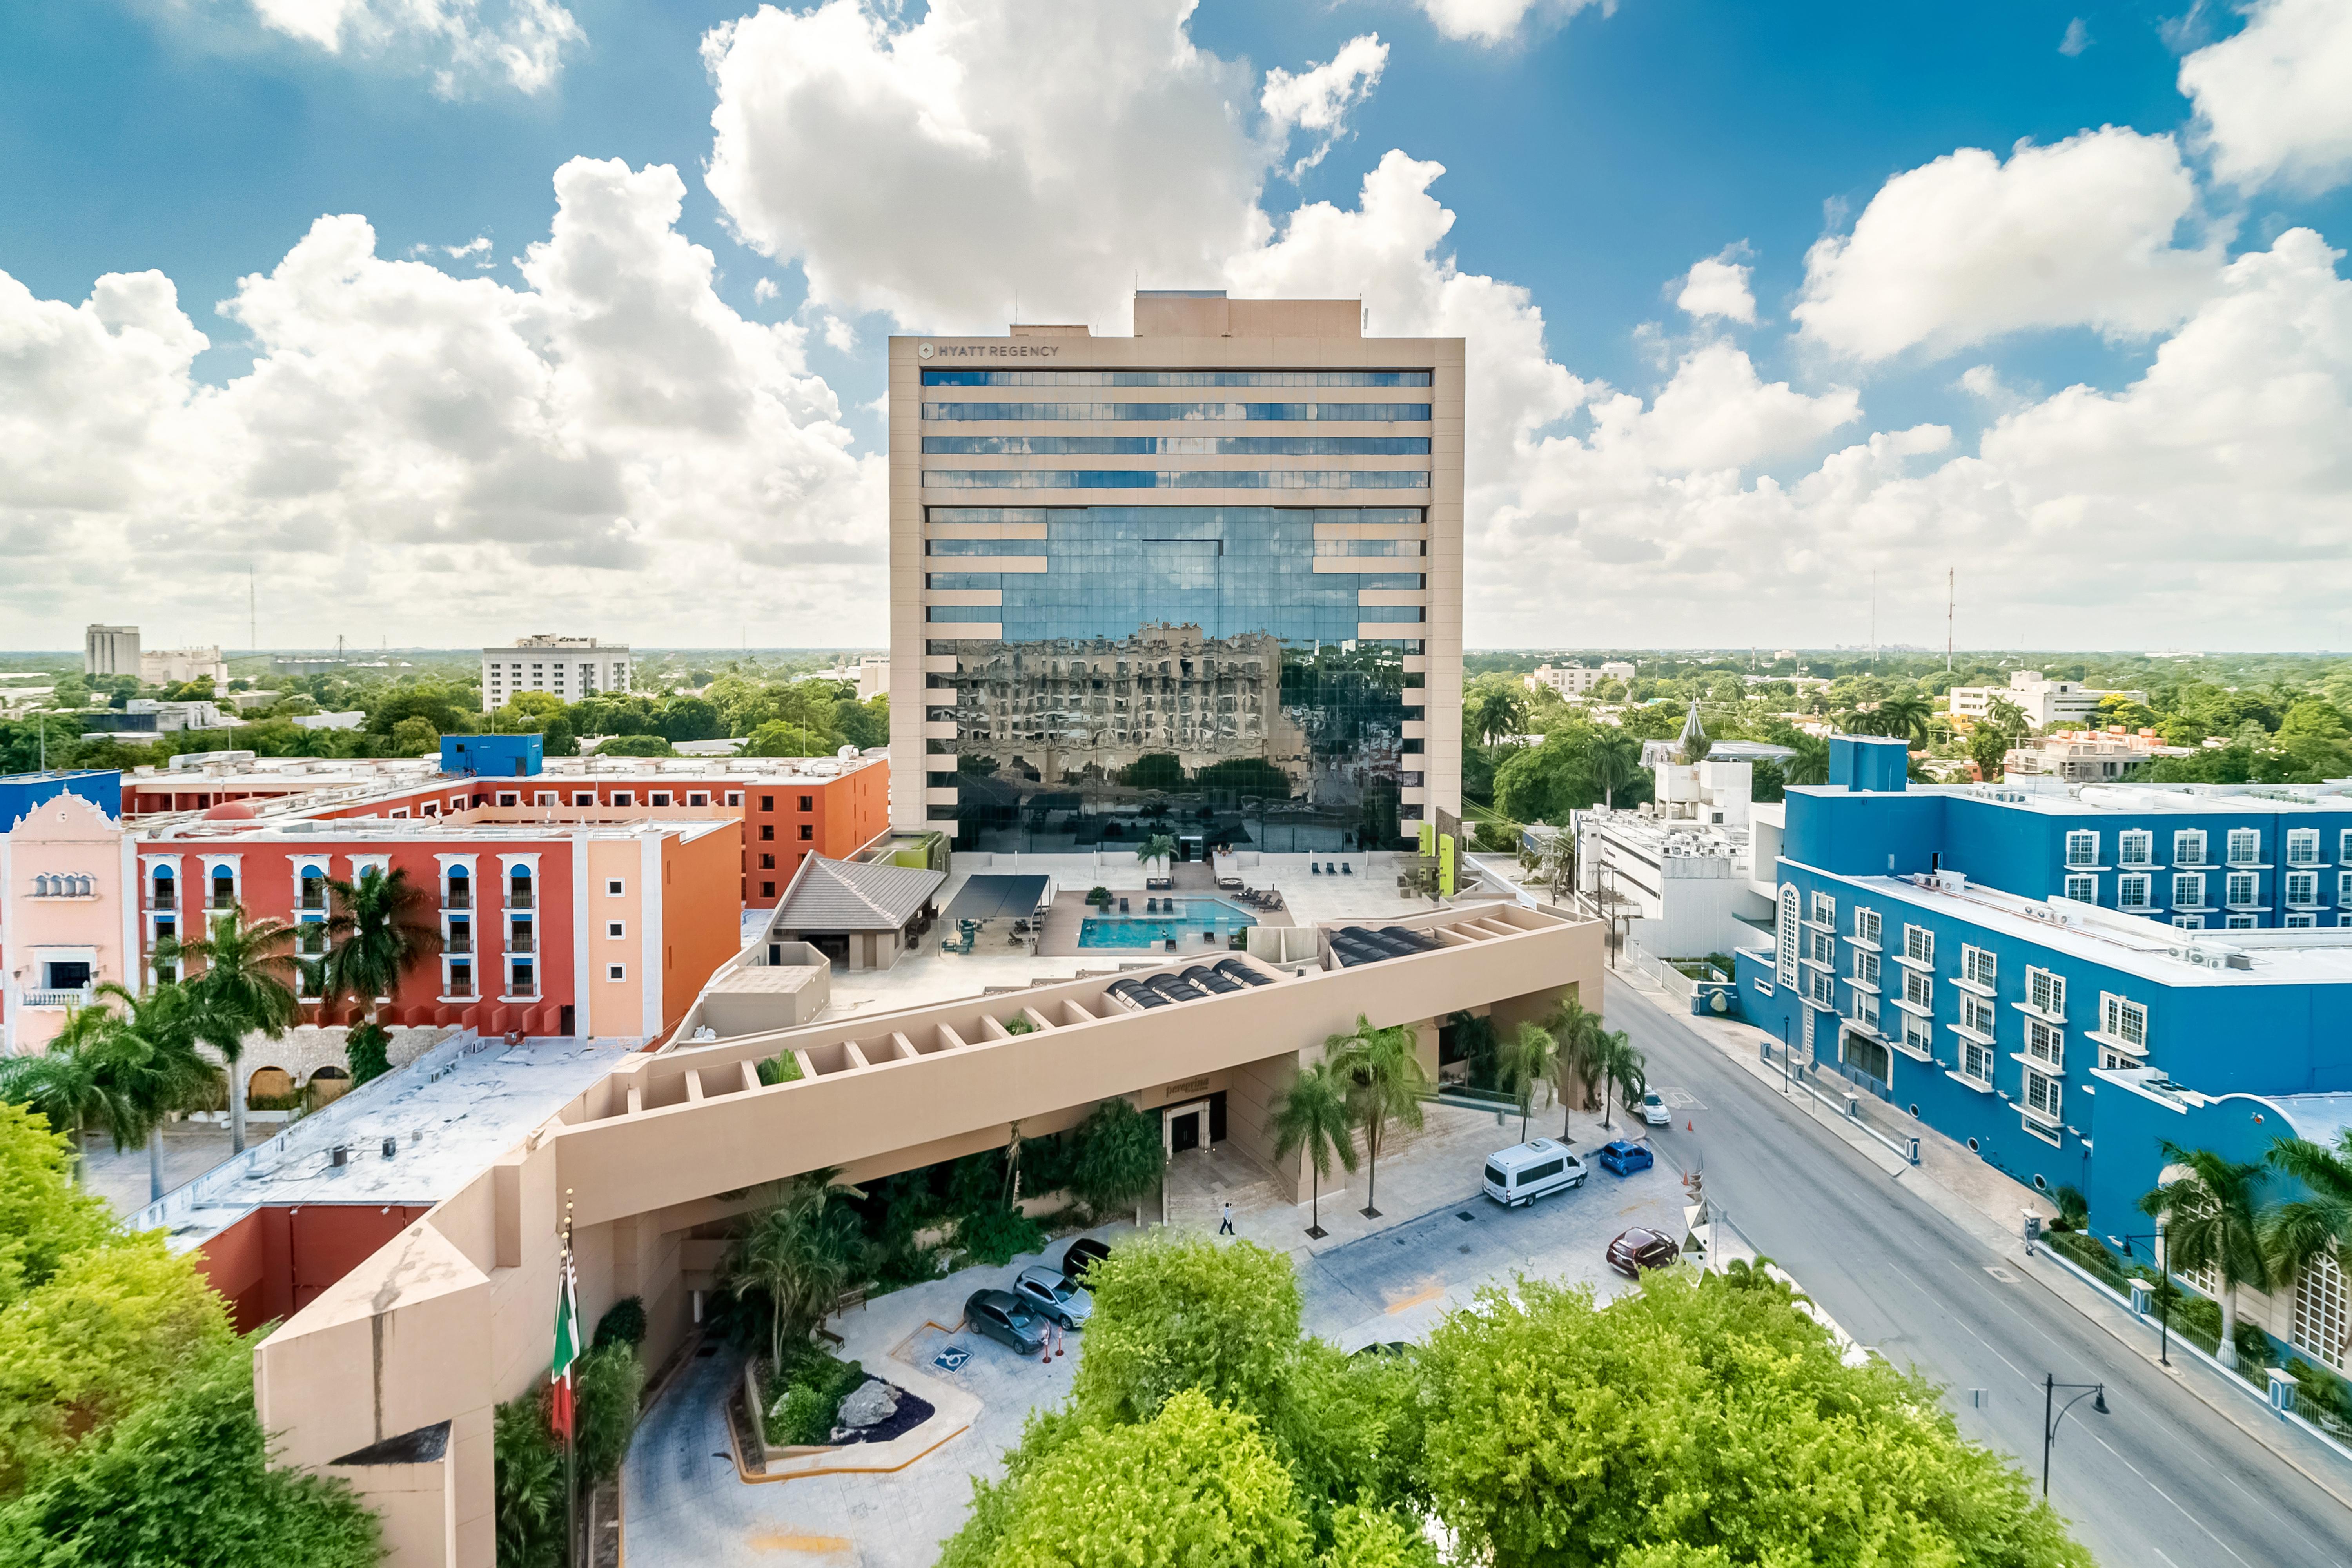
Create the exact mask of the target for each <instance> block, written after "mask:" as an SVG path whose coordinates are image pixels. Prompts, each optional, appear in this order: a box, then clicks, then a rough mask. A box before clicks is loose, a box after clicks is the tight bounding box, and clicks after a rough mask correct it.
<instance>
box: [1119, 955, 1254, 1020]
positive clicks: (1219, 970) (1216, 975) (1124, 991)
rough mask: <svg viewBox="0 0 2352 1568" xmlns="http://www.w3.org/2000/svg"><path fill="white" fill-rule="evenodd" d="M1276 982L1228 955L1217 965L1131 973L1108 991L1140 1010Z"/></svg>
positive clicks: (1228, 993) (1203, 964)
mask: <svg viewBox="0 0 2352 1568" xmlns="http://www.w3.org/2000/svg"><path fill="white" fill-rule="evenodd" d="M1271 984H1274V982H1273V981H1271V980H1270V979H1268V978H1267V977H1266V976H1265V975H1263V974H1260V973H1258V972H1257V971H1256V970H1255V969H1252V968H1251V967H1250V966H1249V965H1248V964H1246V963H1243V962H1242V961H1241V960H1240V959H1238V958H1228V959H1224V960H1222V961H1220V962H1219V963H1215V964H1206V963H1196V964H1194V965H1193V966H1192V968H1190V969H1187V970H1185V971H1184V972H1183V973H1181V974H1143V975H1130V976H1129V977H1128V978H1127V979H1124V980H1114V981H1112V982H1111V984H1110V985H1109V987H1108V994H1109V995H1111V996H1113V997H1115V998H1116V999H1118V1001H1119V1002H1120V1003H1121V1004H1123V1005H1126V1006H1128V1007H1129V1008H1132V1009H1133V1010H1135V1011H1137V1012H1149V1011H1150V1010H1151V1009H1152V1008H1154V1007H1166V1006H1169V1005H1172V1004H1175V1003H1179V1002H1198V1001H1200V1000H1201V999H1202V998H1203V997H1207V996H1229V995H1233V994H1235V993H1238V992H1242V991H1246V990H1248V989H1249V988H1250V987H1252V986H1254V985H1271Z"/></svg>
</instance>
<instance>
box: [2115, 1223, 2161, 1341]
mask: <svg viewBox="0 0 2352 1568" xmlns="http://www.w3.org/2000/svg"><path fill="white" fill-rule="evenodd" d="M2116 1240H2118V1241H2121V1242H2122V1243H2123V1244H2124V1256H2125V1257H2126V1258H2129V1257H2130V1256H2131V1244H2132V1243H2133V1242H2135V1241H2153V1242H2155V1243H2156V1266H2157V1268H2158V1269H2160V1270H2162V1271H2163V1275H2164V1289H2161V1290H2159V1291H2158V1292H2157V1293H2156V1359H2157V1360H2158V1362H2159V1363H2162V1364H2164V1365H2166V1366H2170V1365H2171V1364H2172V1249H2171V1248H2170V1247H2167V1246H2165V1245H2164V1226H2161V1225H2159V1226H2157V1227H2156V1229H2155V1230H2154V1231H2152V1232H2151V1231H2145V1230H2135V1231H2126V1232H2125V1233H2124V1234H2123V1235H2122V1236H2120V1237H2116Z"/></svg>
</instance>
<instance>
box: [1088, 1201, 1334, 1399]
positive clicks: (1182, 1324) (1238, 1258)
mask: <svg viewBox="0 0 2352 1568" xmlns="http://www.w3.org/2000/svg"><path fill="white" fill-rule="evenodd" d="M1087 1289H1089V1290H1091V1291H1092V1292H1093V1293H1094V1298H1095V1315H1094V1317H1093V1318H1092V1320H1090V1321H1088V1323H1087V1338H1086V1355H1085V1359H1084V1360H1082V1361H1081V1362H1080V1363H1078V1375H1077V1381H1076V1384H1074V1385H1073V1387H1072V1390H1071V1405H1072V1407H1073V1408H1074V1409H1075V1410H1076V1411H1077V1412H1078V1414H1079V1415H1081V1417H1083V1418H1084V1419H1086V1420H1087V1421H1090V1422H1094V1423H1097V1424H1103V1423H1123V1422H1135V1421H1145V1420H1149V1419H1150V1417H1151V1416H1152V1415H1156V1414H1157V1413H1158V1412H1159V1410H1160V1406H1161V1405H1165V1404H1166V1403H1167V1402H1168V1401H1169V1400H1170V1399H1171V1398H1173V1397H1174V1396H1175V1395H1176V1394H1178V1393H1179V1392H1180V1391H1181V1390H1185V1389H1196V1390H1199V1391H1200V1392H1202V1393H1203V1394H1207V1395H1208V1396H1209V1397H1210V1398H1211V1399H1212V1400H1213V1401H1214V1402H1216V1403H1217V1404H1220V1405H1235V1406H1238V1407H1239V1408H1241V1409H1243V1410H1246V1411H1249V1412H1252V1413H1253V1414H1256V1415H1271V1414H1273V1412H1274V1411H1275V1410H1276V1408H1277V1407H1278V1405H1279V1404H1280V1391H1281V1384H1282V1377H1283V1372H1284V1368H1285V1366H1286V1363H1287V1361H1288V1358H1289V1356H1290V1354H1291V1352H1292V1349H1293V1347H1294V1346H1295V1345H1296V1344H1297V1340H1298V1321H1299V1295H1298V1281H1297V1279H1296V1277H1295V1276H1294V1275H1293V1274H1292V1272H1291V1268H1290V1260H1289V1259H1288V1258H1286V1257H1284V1256H1283V1255H1282V1254H1280V1253H1278V1252H1270V1251H1268V1250H1266V1249H1265V1247H1260V1246H1258V1245H1257V1244H1256V1243H1255V1242H1248V1241H1244V1242H1239V1243H1236V1244H1235V1245H1234V1246H1232V1247H1218V1246H1216V1245H1215V1244H1213V1243H1212V1242H1210V1241H1208V1240H1206V1239H1204V1238H1202V1237H1190V1238H1186V1237H1179V1236H1176V1235H1174V1234H1171V1233H1170V1232H1167V1231H1154V1232H1150V1233H1147V1234H1145V1235H1143V1236H1140V1237H1136V1238H1135V1239H1133V1240H1130V1241H1124V1242H1121V1243H1120V1244H1119V1245H1118V1247H1113V1248H1112V1249H1111V1253H1110V1256H1109V1257H1108V1258H1104V1259H1102V1260H1101V1261H1100V1262H1098V1263H1097V1264H1096V1265H1095V1266H1094V1267H1093V1268H1091V1269H1089V1270H1088V1271H1087Z"/></svg>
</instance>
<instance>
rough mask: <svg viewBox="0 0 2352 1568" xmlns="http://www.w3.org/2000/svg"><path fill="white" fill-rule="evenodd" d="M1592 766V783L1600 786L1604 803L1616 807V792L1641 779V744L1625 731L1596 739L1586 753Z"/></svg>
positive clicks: (1613, 808) (1611, 808) (1608, 806)
mask: <svg viewBox="0 0 2352 1568" xmlns="http://www.w3.org/2000/svg"><path fill="white" fill-rule="evenodd" d="M1585 755H1586V756H1587V757H1588V758H1590V759H1591V765H1592V782H1593V783H1595V784H1599V785H1600V786H1601V805H1603V806H1606V807H1607V808H1609V809H1610V810H1612V811H1614V810H1615V809H1616V808H1617V792H1618V791H1619V790H1621V789H1622V788H1624V787H1625V786H1626V785H1627V784H1632V783H1633V781H1634V780H1635V779H1637V778H1639V777H1641V776H1642V742H1639V741H1637V740H1635V739H1634V738H1633V736H1631V735H1628V734H1627V733H1625V731H1622V730H1618V731H1613V732H1612V733H1610V734H1606V735H1601V736H1599V737H1597V738H1596V739H1595V740H1594V741H1593V742H1592V744H1591V747H1590V748H1589V749H1588V750H1587V751H1586V752H1585Z"/></svg>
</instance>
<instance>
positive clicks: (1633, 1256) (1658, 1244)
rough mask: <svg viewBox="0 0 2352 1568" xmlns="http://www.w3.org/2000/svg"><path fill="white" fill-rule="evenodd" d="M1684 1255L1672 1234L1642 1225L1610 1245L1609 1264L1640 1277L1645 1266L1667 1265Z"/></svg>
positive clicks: (1627, 1276)
mask: <svg viewBox="0 0 2352 1568" xmlns="http://www.w3.org/2000/svg"><path fill="white" fill-rule="evenodd" d="M1681 1256H1682V1248H1681V1247H1677V1246H1675V1243H1674V1239H1673V1238H1672V1237H1665V1236H1661V1235H1659V1234H1658V1233H1657V1232H1656V1231H1654V1230H1646V1229H1644V1228H1643V1227H1642V1226H1634V1227H1633V1229H1631V1230H1629V1231H1627V1232H1625V1233H1624V1234H1623V1235H1622V1236H1620V1237H1618V1238H1617V1239H1616V1240H1614V1241H1612V1242H1611V1243H1610V1244H1609V1267H1610V1268H1614V1269H1615V1270H1617V1272H1618V1273H1620V1274H1622V1275H1624V1276H1625V1277H1626V1278H1627V1279H1640V1278H1641V1277H1642V1270H1643V1269H1644V1268H1665V1267H1666V1266H1667V1265H1668V1264H1670V1263H1672V1262H1674V1261H1675V1259H1676V1258H1680V1257H1681Z"/></svg>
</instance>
